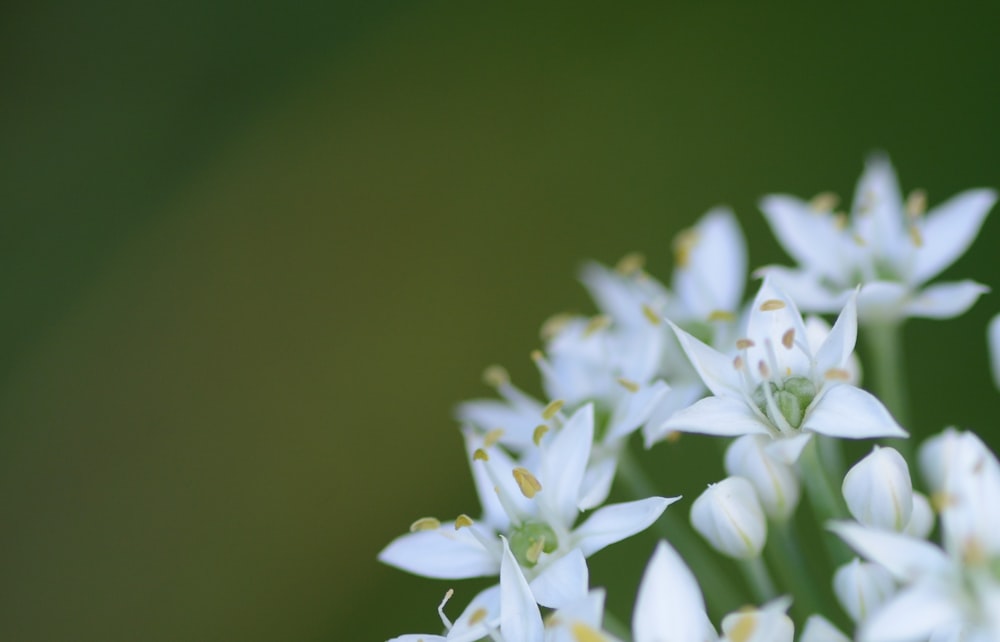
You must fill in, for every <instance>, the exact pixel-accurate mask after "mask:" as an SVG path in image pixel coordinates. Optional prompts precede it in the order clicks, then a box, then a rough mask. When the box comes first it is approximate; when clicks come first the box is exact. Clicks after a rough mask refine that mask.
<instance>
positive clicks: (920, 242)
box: [906, 225, 924, 247]
mask: <svg viewBox="0 0 1000 642" xmlns="http://www.w3.org/2000/svg"><path fill="white" fill-rule="evenodd" d="M906 231H907V232H909V234H910V241H911V242H912V243H913V245H914V246H915V247H923V246H924V236H923V234H921V233H920V230H919V229H918V228H917V226H916V225H911V226H910V227H908V228H907V230H906Z"/></svg>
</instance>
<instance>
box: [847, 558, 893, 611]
mask: <svg viewBox="0 0 1000 642" xmlns="http://www.w3.org/2000/svg"><path fill="white" fill-rule="evenodd" d="M833 591H834V593H836V594H837V600H838V601H840V605H841V606H842V607H844V610H845V611H847V614H848V615H850V616H851V619H852V620H854V621H855V622H860V621H862V620H864V619H865V617H866V616H867V615H868V614H870V613H872V612H873V611H874V610H875V609H877V608H878V607H879V606H880V605H881V604H882V603H883V602H885V601H886V600H887V599H888V598H890V597H891V596H892V594H893V593H895V592H896V584H895V582H893V581H892V575H890V574H889V571H887V570H885V569H884V568H882V567H881V566H879V565H878V564H872V563H870V562H862V561H861V560H859V559H858V558H854V560H853V561H851V562H848V563H847V564H844V565H843V566H841V567H840V568H839V569H837V572H836V573H834V576H833Z"/></svg>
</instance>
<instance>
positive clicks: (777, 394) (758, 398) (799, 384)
mask: <svg viewBox="0 0 1000 642" xmlns="http://www.w3.org/2000/svg"><path fill="white" fill-rule="evenodd" d="M764 386H770V390H771V395H772V396H773V397H774V402H775V403H774V405H775V406H777V410H778V412H780V413H781V416H782V417H783V418H784V420H785V422H787V423H788V425H789V426H791V427H792V428H798V427H799V426H800V425H801V424H802V420H803V419H804V418H805V412H806V408H808V407H809V404H810V403H812V400H813V397H815V396H816V385H815V384H814V383H813V382H812V381H811V380H810V379H808V378H807V377H788V378H787V379H784V380H783V381H780V382H774V381H765V382H764V383H762V384H760V385H759V386H757V389H756V390H754V392H753V395H752V399H753V402H754V403H755V404H756V405H757V408H759V409H760V411H761V412H762V413H764V414H765V415H766V416H767V418H768V419H770V420H771V422H772V423H774V424H775V425H781V422H780V421H778V418H777V417H775V416H774V413H773V412H771V410H770V408H768V404H767V396H766V395H765V394H764Z"/></svg>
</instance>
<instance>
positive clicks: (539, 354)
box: [531, 350, 545, 362]
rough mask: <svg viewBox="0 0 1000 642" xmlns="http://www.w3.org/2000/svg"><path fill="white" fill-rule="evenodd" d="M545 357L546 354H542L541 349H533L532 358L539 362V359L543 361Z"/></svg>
mask: <svg viewBox="0 0 1000 642" xmlns="http://www.w3.org/2000/svg"><path fill="white" fill-rule="evenodd" d="M544 359H545V355H544V354H542V351H541V350H532V351H531V360H532V361H535V362H538V361H542V360H544Z"/></svg>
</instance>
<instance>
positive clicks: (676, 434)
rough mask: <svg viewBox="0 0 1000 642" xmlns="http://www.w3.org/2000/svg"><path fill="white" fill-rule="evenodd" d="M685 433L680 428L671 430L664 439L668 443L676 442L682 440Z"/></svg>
mask: <svg viewBox="0 0 1000 642" xmlns="http://www.w3.org/2000/svg"><path fill="white" fill-rule="evenodd" d="M683 434H684V433H682V432H681V431H679V430H671V431H670V432H668V433H667V436H666V437H664V439H665V440H666V442H667V443H668V444H676V443H677V442H678V441H680V440H681V435H683Z"/></svg>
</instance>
